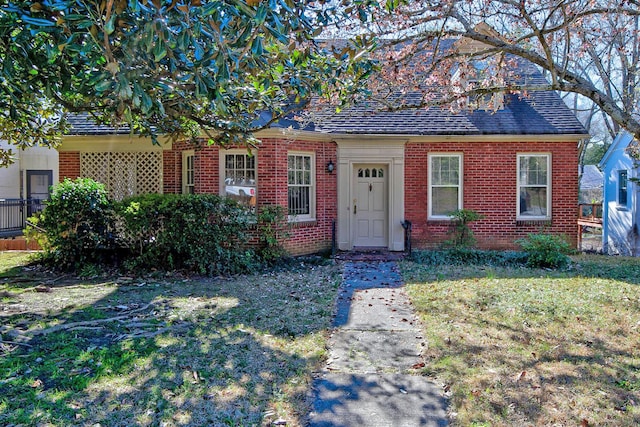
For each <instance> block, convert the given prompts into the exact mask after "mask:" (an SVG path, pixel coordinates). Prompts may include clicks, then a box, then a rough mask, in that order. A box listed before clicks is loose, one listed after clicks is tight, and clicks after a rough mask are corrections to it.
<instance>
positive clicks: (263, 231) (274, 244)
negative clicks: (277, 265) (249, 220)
mask: <svg viewBox="0 0 640 427" xmlns="http://www.w3.org/2000/svg"><path fill="white" fill-rule="evenodd" d="M257 219H258V240H259V242H260V249H259V255H260V258H261V259H262V260H263V261H264V262H266V263H267V264H273V263H274V262H276V261H278V260H280V259H282V258H283V257H285V256H286V255H287V252H286V251H285V249H284V247H283V246H282V241H283V240H284V239H286V238H287V237H289V229H288V220H287V214H286V211H285V209H284V208H283V207H282V206H279V205H265V206H261V207H260V210H259V211H258V218H257Z"/></svg>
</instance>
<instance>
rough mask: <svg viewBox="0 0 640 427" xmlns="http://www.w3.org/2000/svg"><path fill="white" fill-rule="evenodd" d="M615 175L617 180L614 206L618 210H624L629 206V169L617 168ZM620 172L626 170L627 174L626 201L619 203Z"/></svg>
mask: <svg viewBox="0 0 640 427" xmlns="http://www.w3.org/2000/svg"><path fill="white" fill-rule="evenodd" d="M617 172H618V173H617V176H616V180H617V183H616V184H617V185H616V205H617V206H616V207H617V208H618V209H619V210H625V209H627V208H628V207H629V182H630V181H629V171H628V170H627V169H618V171H617ZM622 172H626V174H627V200H626V203H620V187H621V185H620V184H621V182H620V175H621V174H622Z"/></svg>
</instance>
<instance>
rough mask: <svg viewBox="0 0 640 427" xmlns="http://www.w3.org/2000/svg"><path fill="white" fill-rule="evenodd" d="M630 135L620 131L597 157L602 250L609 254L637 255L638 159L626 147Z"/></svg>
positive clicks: (631, 139) (630, 140)
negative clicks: (601, 180)
mask: <svg viewBox="0 0 640 427" xmlns="http://www.w3.org/2000/svg"><path fill="white" fill-rule="evenodd" d="M632 141H633V136H632V135H631V134H629V133H627V132H621V133H620V134H618V136H616V138H615V139H614V140H613V142H612V143H611V146H610V147H609V149H608V150H607V152H606V153H605V155H604V157H602V160H601V161H600V169H602V172H603V174H604V188H603V190H604V191H603V193H604V194H603V213H602V223H603V228H602V250H603V252H604V253H606V254H609V255H627V256H636V255H639V254H640V252H639V249H640V248H639V244H640V242H639V239H638V212H639V210H638V197H637V194H636V193H637V188H638V183H637V182H634V181H635V180H636V178H638V168H637V165H638V162H637V160H634V159H632V158H631V156H629V153H628V152H627V147H628V146H629V144H630V143H631V142H632Z"/></svg>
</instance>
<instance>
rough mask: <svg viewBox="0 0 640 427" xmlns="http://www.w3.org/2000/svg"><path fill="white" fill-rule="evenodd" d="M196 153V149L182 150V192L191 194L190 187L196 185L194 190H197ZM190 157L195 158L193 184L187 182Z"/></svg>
mask: <svg viewBox="0 0 640 427" xmlns="http://www.w3.org/2000/svg"><path fill="white" fill-rule="evenodd" d="M195 155H196V152H195V150H186V151H183V152H182V194H190V192H189V191H187V188H188V187H194V190H195V184H196V182H195ZM188 157H193V160H194V165H193V169H194V177H193V183H191V185H188V184H187V181H188V173H187V158H188ZM194 192H195V191H194Z"/></svg>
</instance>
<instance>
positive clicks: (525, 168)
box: [520, 156, 547, 185]
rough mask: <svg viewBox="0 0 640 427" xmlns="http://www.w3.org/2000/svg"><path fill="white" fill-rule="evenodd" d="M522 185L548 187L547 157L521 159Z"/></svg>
mask: <svg viewBox="0 0 640 427" xmlns="http://www.w3.org/2000/svg"><path fill="white" fill-rule="evenodd" d="M520 185H547V156H522V157H520Z"/></svg>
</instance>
